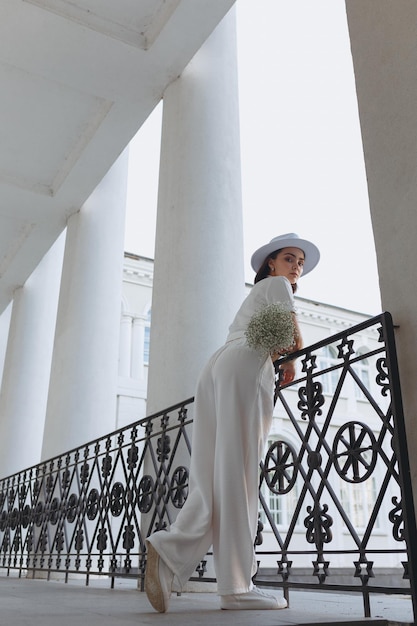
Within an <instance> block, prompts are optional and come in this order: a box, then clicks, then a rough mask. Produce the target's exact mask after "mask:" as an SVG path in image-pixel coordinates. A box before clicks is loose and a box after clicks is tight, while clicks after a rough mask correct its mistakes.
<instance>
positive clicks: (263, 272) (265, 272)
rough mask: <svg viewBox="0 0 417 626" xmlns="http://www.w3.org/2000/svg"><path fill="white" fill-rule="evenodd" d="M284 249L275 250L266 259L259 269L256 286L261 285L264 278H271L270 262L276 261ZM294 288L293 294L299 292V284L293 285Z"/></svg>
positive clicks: (255, 281)
mask: <svg viewBox="0 0 417 626" xmlns="http://www.w3.org/2000/svg"><path fill="white" fill-rule="evenodd" d="M283 249H284V248H280V249H279V250H274V252H271V254H268V256H267V257H266V259H265V261H264V262H263V263H262V265H261V267H260V268H259V270H258V272H257V274H256V276H255V280H254V283H255V285H256V283H259V281H261V280H263V279H264V278H266V277H267V276H269V275H270V274H271V268H270V267H269V261H270V260H271V259H276V258H277V256H278V254H279V253H280V252H281V250H283ZM291 287H292V291H293V293H295V292H296V291H297V283H295V284H294V285H291Z"/></svg>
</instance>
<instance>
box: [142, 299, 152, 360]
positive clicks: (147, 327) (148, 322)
mask: <svg viewBox="0 0 417 626" xmlns="http://www.w3.org/2000/svg"><path fill="white" fill-rule="evenodd" d="M150 341H151V309H149V311H148V313H147V316H146V320H145V329H144V339H143V362H144V364H145V365H149V346H150Z"/></svg>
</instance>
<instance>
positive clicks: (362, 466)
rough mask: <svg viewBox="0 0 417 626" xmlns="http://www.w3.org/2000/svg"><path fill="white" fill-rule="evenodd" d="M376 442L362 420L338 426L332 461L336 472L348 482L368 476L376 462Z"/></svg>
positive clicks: (365, 478)
mask: <svg viewBox="0 0 417 626" xmlns="http://www.w3.org/2000/svg"><path fill="white" fill-rule="evenodd" d="M377 458H378V453H377V442H376V439H375V435H374V433H373V432H372V430H371V429H370V428H369V427H368V426H367V425H366V424H364V423H362V422H355V421H352V422H347V423H346V424H344V425H343V426H341V427H340V428H339V430H338V431H337V433H336V435H335V438H334V441H333V463H334V467H335V470H336V472H337V473H338V474H339V476H340V477H341V478H343V480H344V481H346V482H348V483H361V482H364V481H365V480H367V479H368V478H369V476H370V475H371V474H372V472H373V471H374V469H375V465H376V462H377Z"/></svg>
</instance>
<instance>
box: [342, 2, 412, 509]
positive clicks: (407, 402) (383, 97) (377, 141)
mask: <svg viewBox="0 0 417 626" xmlns="http://www.w3.org/2000/svg"><path fill="white" fill-rule="evenodd" d="M346 9H347V16H348V23H349V32H350V40H351V49H352V56H353V62H354V70H355V79H356V89H357V94H358V104H359V115H360V120H361V128H362V138H363V145H364V155H365V165H366V172H367V179H368V189H369V199H370V207H371V215H372V224H373V230H374V235H375V246H376V254H377V262H378V271H379V279H380V287H381V299H382V305H383V310H386V311H390V312H391V313H392V315H393V318H394V323H395V324H397V325H398V329H397V330H396V333H395V334H396V342H397V347H398V359H399V368H400V375H401V387H402V394H403V404H404V412H405V420H406V429H407V441H408V449H409V454H410V465H411V475H412V481H413V491H414V502H417V455H416V454H415V450H416V449H417V421H416V418H415V416H416V414H417V385H416V371H417V351H416V346H417V289H416V267H417V245H416V241H417V210H416V208H417V168H416V152H417V108H416V102H417V77H416V67H417V48H416V41H417V3H416V2H412V1H403V2H391V1H390V0H373V1H370V0H368V1H367V2H361V0H349V2H346ZM351 250H352V248H351V247H350V246H348V249H347V251H346V253H347V257H346V258H348V257H349V254H350V253H351ZM341 252H342V253H343V251H342V250H341ZM359 288H360V287H359ZM364 288H365V287H364Z"/></svg>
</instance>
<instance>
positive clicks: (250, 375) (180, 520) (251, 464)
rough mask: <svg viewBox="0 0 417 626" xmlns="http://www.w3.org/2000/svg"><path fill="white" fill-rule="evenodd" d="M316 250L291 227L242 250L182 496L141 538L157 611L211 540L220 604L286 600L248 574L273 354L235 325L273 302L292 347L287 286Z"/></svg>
mask: <svg viewBox="0 0 417 626" xmlns="http://www.w3.org/2000/svg"><path fill="white" fill-rule="evenodd" d="M319 258H320V253H319V250H318V249H317V247H316V246H315V245H314V244H313V243H311V242H310V241H307V240H305V239H301V238H300V237H299V236H298V235H296V234H295V233H289V234H286V235H280V236H279V237H275V238H274V239H272V241H270V242H269V243H268V244H266V245H264V246H262V247H261V248H259V249H258V250H256V252H255V253H254V254H253V255H252V260H251V263H252V268H253V269H254V271H255V272H256V277H255V285H254V286H253V288H252V289H251V291H250V293H249V295H248V296H247V298H246V299H245V300H244V302H243V304H242V306H241V307H240V309H239V311H238V312H237V314H236V317H235V319H234V321H233V323H232V324H231V326H230V328H229V335H228V337H227V340H226V343H225V345H224V346H223V347H221V348H220V349H219V350H217V352H216V353H215V354H214V355H213V356H212V357H211V359H210V361H209V362H208V364H207V365H206V367H205V368H204V370H203V372H202V373H201V375H200V379H199V381H198V385H197V391H196V396H195V417H194V427H193V437H192V456H191V466H190V489H189V495H188V498H187V500H186V502H185V504H184V507H183V508H182V509H181V511H180V513H179V515H178V517H177V519H176V521H175V522H174V524H173V525H172V526H171V528H170V529H169V532H166V531H159V532H156V533H154V534H153V535H151V536H150V537H149V538H148V540H147V545H148V562H147V568H146V575H145V590H146V593H147V595H148V599H149V601H150V603H151V604H152V606H153V607H154V609H155V610H157V611H159V612H161V613H163V612H165V611H167V609H168V602H169V597H170V595H171V588H172V584H173V582H174V578H175V582H176V585H177V586H179V587H180V588H183V587H184V585H185V583H186V582H187V580H188V579H189V578H190V577H191V576H192V574H193V572H194V571H195V568H196V567H197V565H198V564H199V562H200V561H201V559H202V558H204V556H205V555H206V553H207V551H208V550H209V548H210V546H211V545H212V546H213V557H214V567H215V571H216V578H217V587H218V594H219V595H220V606H221V608H222V609H231V610H233V609H235V610H236V609H281V608H285V607H286V606H287V603H286V600H285V599H283V598H278V597H276V596H275V595H273V594H271V593H266V592H265V591H263V590H261V589H258V588H257V587H254V585H253V583H252V578H253V576H254V574H255V573H256V569H257V564H256V558H255V552H254V540H255V536H256V530H257V522H258V481H259V462H260V459H261V458H262V454H263V451H264V447H265V443H266V438H267V435H268V432H269V429H270V426H271V422H272V414H273V408H274V407H273V394H274V385H275V372H274V367H273V358H274V356H278V355H273V356H272V358H271V356H270V355H268V354H266V355H264V356H262V357H261V356H260V354H259V352H257V351H256V350H255V349H253V348H250V347H249V345H248V342H247V339H246V336H245V331H246V330H247V327H248V324H249V321H250V320H251V318H252V316H253V315H254V314H255V313H256V312H257V311H259V309H260V308H261V307H265V306H267V305H269V304H272V303H278V302H280V303H283V304H284V305H286V306H288V307H290V310H291V311H293V321H294V328H295V332H294V344H293V346H291V347H290V348H288V349H287V350H286V351H287V352H288V351H289V350H298V349H300V348H301V347H302V342H301V336H300V332H299V328H298V324H297V320H296V317H295V312H294V310H295V307H294V298H293V293H294V292H295V290H296V288H297V282H298V279H299V278H300V276H301V275H302V274H304V275H305V274H307V273H308V272H310V271H311V270H312V269H313V268H314V267H315V266H316V265H317V263H318V261H319ZM294 377H295V366H294V362H293V361H287V362H286V363H285V364H283V365H282V379H281V380H282V382H283V383H284V384H285V383H289V382H291V381H292V380H293V379H294Z"/></svg>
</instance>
